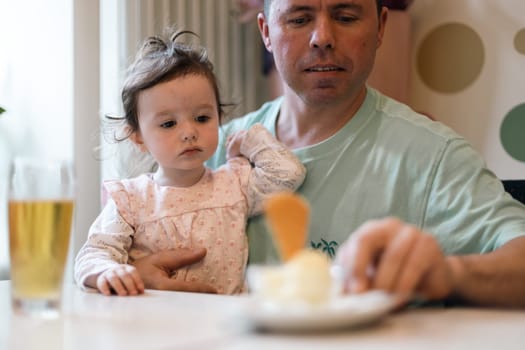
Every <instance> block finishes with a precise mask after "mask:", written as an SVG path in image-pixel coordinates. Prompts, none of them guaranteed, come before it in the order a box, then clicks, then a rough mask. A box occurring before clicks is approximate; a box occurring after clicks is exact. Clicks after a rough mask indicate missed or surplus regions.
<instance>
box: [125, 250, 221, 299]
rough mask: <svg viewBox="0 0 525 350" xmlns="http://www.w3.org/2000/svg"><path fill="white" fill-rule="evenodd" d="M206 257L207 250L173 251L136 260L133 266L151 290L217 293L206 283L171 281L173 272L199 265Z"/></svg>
mask: <svg viewBox="0 0 525 350" xmlns="http://www.w3.org/2000/svg"><path fill="white" fill-rule="evenodd" d="M205 255H206V249H204V248H200V249H194V250H190V249H171V250H165V251H161V252H158V253H155V254H152V255H148V256H146V257H144V258H141V259H138V260H135V261H134V262H133V263H132V265H133V266H135V268H136V269H137V270H138V272H139V274H140V276H141V277H142V280H143V281H144V285H145V287H146V288H149V289H159V290H172V291H182V292H199V293H217V290H216V289H215V288H214V287H212V286H210V285H208V284H205V283H198V282H181V281H177V280H175V279H171V278H170V275H171V273H172V271H174V270H176V269H179V268H181V267H186V266H188V265H191V264H194V263H197V262H199V261H201V260H202V259H203V258H204V256H205Z"/></svg>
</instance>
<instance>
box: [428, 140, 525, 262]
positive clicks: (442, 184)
mask: <svg viewBox="0 0 525 350" xmlns="http://www.w3.org/2000/svg"><path fill="white" fill-rule="evenodd" d="M434 174H435V175H434V178H433V181H431V182H429V196H428V201H427V208H426V214H425V221H424V229H425V230H427V231H429V232H432V233H434V234H435V235H436V237H437V238H438V240H439V242H440V243H441V245H442V247H443V249H444V251H445V252H446V253H449V254H452V253H454V254H469V253H479V252H481V253H485V252H490V251H493V250H494V249H496V248H498V247H500V246H501V245H503V244H505V243H506V242H508V241H509V240H511V239H513V238H516V237H519V236H523V235H525V206H523V205H522V204H521V203H519V202H518V201H516V200H515V199H513V198H512V197H511V196H510V195H509V194H508V193H506V192H505V190H504V188H503V185H502V183H501V181H500V180H499V179H498V178H497V177H496V176H495V174H494V173H493V172H491V171H490V170H489V169H488V168H487V167H486V164H485V162H484V161H483V159H482V158H481V156H480V155H479V154H478V153H477V152H476V151H475V150H474V149H473V148H472V147H471V146H470V145H469V144H468V143H467V142H466V141H465V140H464V139H461V138H458V139H453V140H450V141H449V143H448V145H447V147H445V148H444V151H443V153H442V156H441V158H440V160H439V162H437V164H436V165H435V171H434Z"/></svg>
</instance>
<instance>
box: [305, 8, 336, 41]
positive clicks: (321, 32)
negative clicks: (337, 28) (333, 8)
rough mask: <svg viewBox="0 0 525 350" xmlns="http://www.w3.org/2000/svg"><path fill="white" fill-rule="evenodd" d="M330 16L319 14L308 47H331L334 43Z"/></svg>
mask: <svg viewBox="0 0 525 350" xmlns="http://www.w3.org/2000/svg"><path fill="white" fill-rule="evenodd" d="M332 26H333V23H331V21H330V18H327V16H319V17H318V18H317V19H316V21H315V26H314V29H313V32H312V35H311V39H310V47H311V48H318V49H333V48H334V44H335V38H334V28H333V27H332Z"/></svg>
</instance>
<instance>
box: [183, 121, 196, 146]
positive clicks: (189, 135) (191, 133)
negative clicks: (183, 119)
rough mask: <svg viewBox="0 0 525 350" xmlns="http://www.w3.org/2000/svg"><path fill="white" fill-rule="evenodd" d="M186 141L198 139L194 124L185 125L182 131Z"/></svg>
mask: <svg viewBox="0 0 525 350" xmlns="http://www.w3.org/2000/svg"><path fill="white" fill-rule="evenodd" d="M181 138H182V140H183V141H184V142H188V141H195V140H197V130H196V129H195V128H194V127H193V126H192V125H188V124H186V125H184V126H183V130H182V133H181Z"/></svg>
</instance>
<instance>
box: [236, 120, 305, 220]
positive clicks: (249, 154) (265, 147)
mask: <svg viewBox="0 0 525 350" xmlns="http://www.w3.org/2000/svg"><path fill="white" fill-rule="evenodd" d="M240 135H242V137H240V139H241V140H238V138H237V137H236V135H233V136H232V139H231V140H230V141H229V142H228V143H227V147H228V153H229V154H233V153H234V152H232V150H235V143H236V142H237V143H238V144H239V150H240V153H241V154H242V155H243V156H244V157H246V158H248V159H249V161H250V163H251V164H252V166H253V168H252V171H251V172H250V175H249V179H248V183H247V186H246V187H247V188H246V197H247V198H248V201H249V202H250V203H249V204H250V205H249V207H250V208H251V210H250V215H256V214H258V213H260V211H261V210H262V202H263V201H264V199H265V198H266V197H267V196H268V195H269V194H272V193H276V192H281V191H295V190H296V189H297V188H298V187H299V186H300V185H301V184H302V183H303V181H304V178H305V176H306V169H305V167H304V165H303V164H302V163H301V161H300V160H299V159H298V158H297V157H296V156H295V155H294V154H293V152H292V151H291V150H289V149H288V148H287V147H286V146H285V145H283V144H282V143H280V142H279V141H277V140H276V139H275V137H274V136H273V135H272V134H271V133H270V132H269V131H268V130H267V129H266V128H265V127H264V126H262V125H261V124H255V125H253V126H252V127H251V128H250V129H249V130H248V131H246V132H245V133H244V134H242V133H241V134H240Z"/></svg>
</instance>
